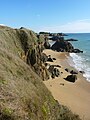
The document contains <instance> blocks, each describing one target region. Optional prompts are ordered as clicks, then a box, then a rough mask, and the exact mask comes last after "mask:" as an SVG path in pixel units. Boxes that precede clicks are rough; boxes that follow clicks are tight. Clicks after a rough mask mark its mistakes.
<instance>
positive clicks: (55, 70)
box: [48, 65, 60, 78]
mask: <svg viewBox="0 0 90 120" xmlns="http://www.w3.org/2000/svg"><path fill="white" fill-rule="evenodd" d="M48 71H49V72H50V73H51V77H52V78H55V76H56V77H58V76H59V75H60V71H59V70H58V69H57V68H54V65H50V67H49V69H48Z"/></svg>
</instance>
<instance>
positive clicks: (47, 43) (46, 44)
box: [44, 39, 51, 49]
mask: <svg viewBox="0 0 90 120" xmlns="http://www.w3.org/2000/svg"><path fill="white" fill-rule="evenodd" d="M44 47H45V48H46V49H50V48H51V47H50V44H49V41H48V40H47V39H45V42H44Z"/></svg>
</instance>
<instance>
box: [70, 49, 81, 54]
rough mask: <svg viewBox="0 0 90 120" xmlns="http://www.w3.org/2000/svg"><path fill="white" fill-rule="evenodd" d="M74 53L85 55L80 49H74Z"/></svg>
mask: <svg viewBox="0 0 90 120" xmlns="http://www.w3.org/2000/svg"><path fill="white" fill-rule="evenodd" d="M72 52H74V53H83V51H81V50H79V49H73V50H72Z"/></svg>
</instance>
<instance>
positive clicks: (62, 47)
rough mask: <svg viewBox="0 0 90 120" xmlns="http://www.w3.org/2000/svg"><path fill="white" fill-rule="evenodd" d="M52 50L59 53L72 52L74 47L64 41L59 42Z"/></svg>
mask: <svg viewBox="0 0 90 120" xmlns="http://www.w3.org/2000/svg"><path fill="white" fill-rule="evenodd" d="M51 49H52V50H56V51H58V52H72V50H73V49H74V47H73V46H72V44H71V43H69V42H67V41H64V40H57V41H56V42H55V43H54V44H53V45H52V47H51Z"/></svg>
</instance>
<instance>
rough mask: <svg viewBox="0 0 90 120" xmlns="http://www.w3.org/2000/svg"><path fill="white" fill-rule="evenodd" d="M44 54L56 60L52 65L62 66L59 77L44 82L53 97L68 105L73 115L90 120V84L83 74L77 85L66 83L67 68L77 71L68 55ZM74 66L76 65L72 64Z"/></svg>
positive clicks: (78, 76) (80, 75)
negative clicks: (70, 63)
mask: <svg viewBox="0 0 90 120" xmlns="http://www.w3.org/2000/svg"><path fill="white" fill-rule="evenodd" d="M44 53H46V54H47V55H51V57H52V58H56V60H54V62H49V63H50V64H54V65H60V66H61V68H58V69H59V70H60V72H63V73H62V74H60V76H59V77H55V79H52V78H51V79H49V80H47V81H44V83H45V85H46V86H47V88H48V89H49V90H50V91H51V93H52V95H53V97H54V98H55V99H56V100H58V102H59V103H60V104H63V105H66V106H67V107H68V108H69V109H71V110H72V112H73V113H76V114H78V115H79V116H80V118H81V119H82V120H90V82H88V81H86V79H85V78H84V77H83V75H82V73H78V75H77V80H76V82H75V83H71V82H68V81H66V80H65V79H64V78H66V77H67V75H69V74H70V73H69V72H66V71H65V68H69V69H75V68H73V67H71V66H70V65H69V62H72V61H68V59H67V57H69V54H68V53H60V52H56V51H52V50H48V49H47V50H44ZM72 64H74V63H73V62H72Z"/></svg>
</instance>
